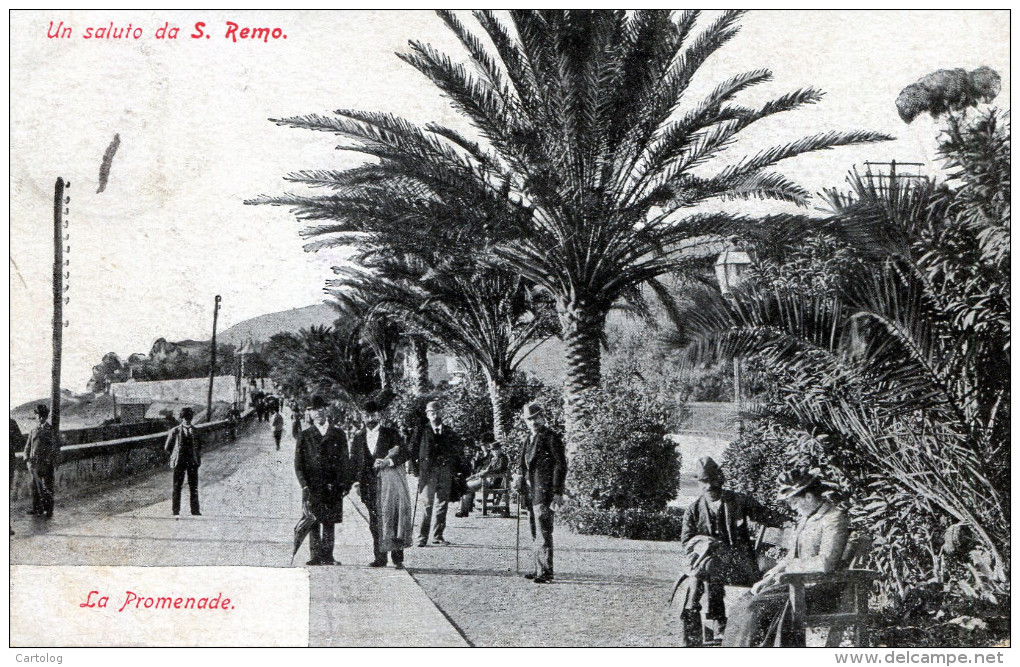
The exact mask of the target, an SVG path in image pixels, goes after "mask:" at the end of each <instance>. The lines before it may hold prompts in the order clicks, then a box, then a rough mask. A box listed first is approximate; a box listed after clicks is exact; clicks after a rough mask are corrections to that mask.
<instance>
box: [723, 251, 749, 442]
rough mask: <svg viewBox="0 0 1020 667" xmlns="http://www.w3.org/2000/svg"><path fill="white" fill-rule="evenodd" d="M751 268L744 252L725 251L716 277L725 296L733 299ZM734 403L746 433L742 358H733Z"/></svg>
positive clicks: (739, 424) (740, 425) (741, 430)
mask: <svg viewBox="0 0 1020 667" xmlns="http://www.w3.org/2000/svg"><path fill="white" fill-rule="evenodd" d="M750 267H751V257H750V255H748V254H747V253H746V252H744V251H742V250H724V251H723V252H722V254H720V255H719V259H717V260H716V261H715V277H716V279H717V280H718V281H719V290H720V291H721V292H722V293H723V296H725V297H728V298H732V297H733V290H734V289H736V287H737V285H739V284H740V282H741V281H742V280H743V279H744V274H745V273H746V272H747V269H749V268H750ZM733 402H734V403H735V404H736V406H737V419H738V422H737V423H738V428H739V429H740V432H741V433H743V432H744V419H743V418H742V417H741V416H740V410H741V403H740V358H739V357H733Z"/></svg>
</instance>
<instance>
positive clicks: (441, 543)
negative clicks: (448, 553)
mask: <svg viewBox="0 0 1020 667" xmlns="http://www.w3.org/2000/svg"><path fill="white" fill-rule="evenodd" d="M432 544H439V545H441V546H444V547H445V546H447V545H448V544H450V543H449V542H447V541H446V540H444V539H443V538H441V537H437V538H436V539H434V540H432Z"/></svg>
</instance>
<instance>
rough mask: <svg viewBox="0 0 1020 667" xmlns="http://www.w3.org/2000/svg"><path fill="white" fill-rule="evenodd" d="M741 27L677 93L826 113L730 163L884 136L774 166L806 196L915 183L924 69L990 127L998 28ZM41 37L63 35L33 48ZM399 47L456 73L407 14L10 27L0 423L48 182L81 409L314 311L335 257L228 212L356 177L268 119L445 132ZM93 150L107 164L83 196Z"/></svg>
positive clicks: (241, 15) (763, 21)
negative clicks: (942, 77)
mask: <svg viewBox="0 0 1020 667" xmlns="http://www.w3.org/2000/svg"><path fill="white" fill-rule="evenodd" d="M228 21H229V22H233V23H236V24H237V25H238V29H237V32H238V33H240V30H241V28H243V27H245V26H252V27H260V26H268V27H279V28H280V33H279V34H280V38H278V39H272V38H270V39H269V41H268V42H263V41H251V40H248V41H245V40H238V41H237V42H234V41H233V40H231V39H229V38H227V37H226V36H225V35H226V30H227V28H228V25H227V22H228ZM51 22H52V25H51ZM61 22H62V25H61ZM111 22H112V23H113V27H114V28H116V29H121V28H127V27H129V26H130V27H131V29H132V30H135V29H137V28H141V29H142V34H141V37H140V38H139V39H123V38H122V39H96V38H94V37H93V38H92V39H85V38H84V35H85V34H86V30H87V29H88V28H92V34H93V35H94V34H95V31H96V29H97V28H100V27H107V26H109V25H110V23H111ZM196 22H204V23H205V24H206V26H205V27H204V29H203V37H202V38H198V39H191V38H190V37H189V35H191V34H194V33H195V29H194V25H195V24H196ZM705 22H707V20H706V21H705ZM164 24H168V25H169V26H171V27H172V26H177V27H179V28H180V31H179V33H178V38H177V39H175V40H174V39H157V38H156V31H157V29H158V28H160V27H162V26H164ZM742 26H743V27H742V30H741V32H740V34H739V35H738V36H737V37H736V38H735V39H734V40H732V41H731V42H730V43H729V44H728V45H727V46H725V47H724V48H723V49H722V50H720V51H719V52H718V53H716V54H715V55H714V56H713V57H712V58H711V59H710V60H709V61H708V62H706V64H705V66H704V67H703V68H702V69H701V70H700V71H699V74H698V77H697V78H696V80H695V82H694V83H693V85H692V87H691V90H690V91H689V94H690V95H692V96H693V97H695V98H696V97H698V96H699V94H704V93H707V92H708V91H709V90H711V89H712V88H713V87H714V86H715V85H716V84H717V83H718V82H719V81H721V80H722V79H723V78H725V77H728V76H731V75H733V74H736V73H739V72H743V71H747V70H752V69H757V68H760V67H767V68H769V69H770V70H772V72H773V73H774V80H773V81H772V82H770V83H768V84H765V85H763V86H760V87H759V88H758V89H754V90H753V91H749V93H748V95H746V96H745V97H743V98H742V100H743V101H744V102H746V103H748V104H753V103H754V102H761V101H764V100H765V99H768V98H771V97H775V96H778V95H780V94H783V93H786V92H789V91H791V90H794V89H796V88H800V87H805V86H814V87H817V88H820V89H821V90H823V91H825V92H826V96H825V97H824V99H823V100H822V102H820V103H819V104H817V105H813V106H811V107H808V108H804V109H801V110H797V111H794V112H791V113H786V114H780V115H779V116H776V117H775V118H773V119H770V120H769V121H765V122H763V123H762V124H761V126H760V127H754V128H752V129H749V130H748V131H747V132H745V133H744V134H743V135H742V139H741V142H739V143H738V145H737V146H736V147H735V148H734V149H733V157H740V156H742V155H744V154H748V153H755V152H757V151H758V150H759V149H762V148H766V147H768V146H771V145H773V144H775V143H779V142H783V141H789V140H794V139H797V138H800V137H803V136H806V135H809V134H812V133H816V132H822V131H828V130H851V129H867V130H875V131H880V132H885V133H888V134H891V135H894V136H895V137H896V140H895V141H892V142H886V143H883V144H878V145H872V146H866V147H852V148H846V149H836V150H832V151H826V152H823V153H818V154H811V155H806V156H802V157H798V158H795V159H793V160H790V161H787V162H784V163H781V164H780V171H783V172H784V173H786V174H787V175H788V176H790V177H791V178H793V179H794V180H796V181H798V182H800V183H801V184H803V185H805V186H806V187H807V188H808V189H809V190H811V191H818V190H820V189H821V188H823V187H832V186H838V185H840V184H842V182H843V179H844V177H845V175H846V173H847V171H848V170H849V169H850V168H851V167H852V166H853V165H855V164H862V163H863V162H864V161H865V160H872V161H888V160H890V159H895V160H897V161H901V162H907V161H910V162H913V161H917V162H926V163H930V162H931V160H932V158H933V157H934V147H935V137H936V135H937V133H938V125H937V123H936V122H935V121H932V120H931V119H930V118H928V117H927V116H925V117H922V118H919V119H918V120H916V121H914V123H913V124H911V125H909V126H908V125H905V124H903V123H902V121H900V119H899V117H898V116H897V113H896V108H895V104H894V102H895V99H896V96H897V95H898V93H899V91H900V90H901V89H902V88H903V87H904V86H906V85H908V84H910V83H913V82H915V81H916V80H917V79H918V78H920V77H921V76H923V75H925V74H927V73H929V72H931V71H934V70H936V69H940V68H953V67H963V68H965V69H968V70H972V69H974V68H976V67H979V66H982V65H987V66H989V67H992V68H993V69H995V70H997V71H998V72H999V73H1000V74H1001V75H1002V77H1003V90H1002V92H1001V93H1000V95H999V98H998V99H997V100H996V102H995V105H996V106H999V107H1002V108H1008V107H1009V84H1010V82H1009V14H1008V12H1006V11H998V12H896V11H892V12H817V11H816V12H808V11H803V12H801V11H761V12H752V13H751V14H749V15H748V16H747V17H746V18H745V19H744V20H743V21H742ZM61 27H70V28H71V30H72V33H71V37H69V38H66V39H60V38H52V39H51V38H49V37H48V33H50V34H56V31H57V29H58V28H61ZM206 33H207V34H209V35H210V37H209V38H204V34H206ZM282 35H286V38H283V37H282ZM409 39H417V40H421V41H425V42H428V43H431V44H433V45H435V46H436V47H437V48H439V49H440V50H443V51H445V52H447V53H450V54H453V55H456V56H457V57H460V54H461V53H462V52H461V51H460V49H459V47H458V45H457V43H456V41H455V39H454V38H453V37H452V35H451V34H450V33H449V32H448V31H447V30H446V29H445V27H444V26H443V24H442V23H441V22H440V21H439V20H438V19H437V18H436V17H435V16H434V15H433V14H431V13H427V12H407V11H399V12H398V11H387V12H319V11H316V12H250V11H226V12H213V11H201V10H195V11H166V12H151V11H137V12H135V11H131V12H117V11H106V12H83V11H61V12H57V11H54V12H50V11H20V12H12V14H11V29H10V48H11V60H10V86H11V102H10V325H11V328H10V331H11V334H10V350H9V352H10V371H11V372H10V394H9V401H10V405H11V406H14V405H18V404H20V403H23V402H25V401H27V400H32V399H36V398H39V397H42V396H46V395H47V394H48V387H49V377H50V355H51V345H50V326H51V325H50V322H51V317H52V311H51V277H52V253H53V248H52V238H53V237H52V200H53V183H54V181H55V180H56V178H57V177H58V176H61V177H64V178H65V179H67V180H69V181H70V182H71V189H70V190H69V192H68V194H70V195H71V203H70V215H69V221H70V226H69V228H68V230H67V232H68V233H69V235H70V238H69V239H68V241H67V242H66V245H68V246H69V247H70V252H69V254H68V256H67V258H68V259H69V260H70V266H69V267H68V270H69V272H70V279H69V280H68V285H69V287H70V289H69V291H68V294H67V295H68V297H69V298H70V302H69V303H68V304H67V305H66V306H65V308H64V314H65V319H66V320H68V322H69V326H68V327H67V328H65V330H64V354H63V374H62V378H63V380H62V386H64V387H65V388H68V389H72V390H75V391H82V390H84V388H85V384H86V382H87V380H88V378H89V376H90V374H91V367H92V366H93V365H95V364H97V363H98V362H99V360H100V359H101V358H102V356H103V354H105V353H107V352H110V351H113V352H116V353H117V354H119V355H120V356H121V357H122V358H126V357H127V355H128V354H131V353H133V352H148V350H149V348H150V347H151V345H152V343H153V341H154V340H156V339H157V338H160V337H163V338H167V339H168V340H180V339H185V338H192V339H208V337H209V335H210V331H211V327H212V309H213V299H214V297H215V295H217V294H219V295H221V296H222V299H223V300H222V305H221V310H220V314H219V328H220V330H223V329H225V328H227V327H229V326H231V325H233V324H236V323H237V322H240V321H243V320H245V319H248V318H251V317H254V316H257V315H260V314H263V313H270V312H275V311H279V310H286V309H289V308H295V307H300V306H306V305H309V304H313V303H317V302H319V301H321V299H322V285H323V282H324V280H325V279H326V278H328V277H329V274H330V271H329V267H330V266H333V265H335V264H337V263H339V262H342V261H343V257H342V253H339V252H332V253H317V254H309V253H305V252H304V251H303V250H302V242H301V239H300V237H299V236H298V231H299V230H300V229H301V228H302V227H303V226H304V225H303V224H302V223H300V222H298V221H296V220H295V219H294V218H293V216H292V215H291V214H290V213H289V212H288V211H287V210H286V209H282V208H275V207H251V206H244V205H243V203H242V202H243V200H245V199H248V198H252V197H255V196H257V195H260V194H279V193H282V192H285V191H288V190H291V191H292V190H293V187H290V188H288V185H287V184H286V183H284V182H283V180H282V176H283V175H284V174H286V173H288V172H290V171H297V170H302V169H336V168H344V167H349V166H354V165H355V164H357V163H358V162H359V161H360V158H359V157H358V156H357V154H352V153H349V152H338V151H336V150H335V147H336V145H337V143H338V140H337V138H336V137H334V136H332V135H328V134H323V133H313V132H309V131H306V130H296V129H291V128H282V127H278V126H276V125H274V124H273V123H271V122H269V121H268V119H269V118H277V117H287V116H294V115H303V114H310V113H320V114H325V113H329V112H330V111H332V110H335V109H339V108H355V109H360V110H371V111H387V112H392V113H395V114H398V115H400V116H403V117H405V118H408V119H409V120H411V121H414V122H418V123H425V122H430V121H433V122H439V123H443V124H447V125H452V126H455V127H458V128H460V129H467V128H466V126H465V125H464V121H463V120H462V119H461V118H459V117H458V116H457V115H456V114H455V113H454V112H453V111H452V110H451V109H450V107H449V106H448V104H447V103H446V102H445V101H444V99H443V98H442V97H441V96H440V94H439V93H438V91H437V90H436V89H435V88H434V87H433V86H432V85H431V84H429V83H428V82H427V81H426V80H425V79H424V77H423V76H421V75H420V74H418V73H417V72H416V71H415V70H414V69H412V68H411V67H410V66H408V65H406V64H404V63H403V62H401V61H400V60H399V59H398V58H396V56H395V55H394V53H395V52H397V51H405V50H406V48H407V47H406V45H407V42H408V40H409ZM114 134H119V136H120V146H119V148H118V150H117V152H116V154H115V156H114V158H113V162H112V167H111V170H110V177H109V181H108V184H107V187H106V189H105V191H104V192H102V193H98V194H97V193H96V189H97V187H98V174H99V165H100V162H101V160H102V158H103V153H104V151H105V150H106V148H107V146H108V145H109V143H110V142H111V140H112V139H113V136H114Z"/></svg>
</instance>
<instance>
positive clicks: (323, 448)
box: [294, 424, 354, 523]
mask: <svg viewBox="0 0 1020 667" xmlns="http://www.w3.org/2000/svg"><path fill="white" fill-rule="evenodd" d="M294 471H295V472H296V473H297V478H298V482H300V483H301V487H302V488H307V489H308V494H307V497H306V498H304V499H303V500H304V501H305V502H306V503H308V505H309V507H310V509H311V511H312V514H314V515H315V518H316V519H317V520H318V521H319V523H337V522H340V521H343V516H344V496H346V495H347V492H348V491H350V490H351V485H352V484H353V483H354V471H353V470H352V468H351V461H350V454H349V453H348V451H347V436H345V435H344V432H343V430H342V429H340V428H339V427H337V426H334V425H333V424H330V425H329V428H328V429H326V434H325V435H323V434H321V433H319V429H318V428H316V426H315V425H314V424H312V425H311V426H309V427H308V428H306V429H305V430H303V431H301V439H300V440H299V441H298V443H297V447H296V451H295V453H294Z"/></svg>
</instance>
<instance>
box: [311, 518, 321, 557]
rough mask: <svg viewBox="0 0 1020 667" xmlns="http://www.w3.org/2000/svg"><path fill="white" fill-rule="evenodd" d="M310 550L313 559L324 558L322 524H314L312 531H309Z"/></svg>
mask: <svg viewBox="0 0 1020 667" xmlns="http://www.w3.org/2000/svg"><path fill="white" fill-rule="evenodd" d="M308 550H309V552H311V555H312V560H313V561H319V560H322V524H321V523H316V524H315V525H314V526H312V532H310V533H308Z"/></svg>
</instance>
